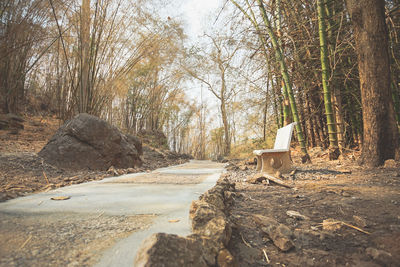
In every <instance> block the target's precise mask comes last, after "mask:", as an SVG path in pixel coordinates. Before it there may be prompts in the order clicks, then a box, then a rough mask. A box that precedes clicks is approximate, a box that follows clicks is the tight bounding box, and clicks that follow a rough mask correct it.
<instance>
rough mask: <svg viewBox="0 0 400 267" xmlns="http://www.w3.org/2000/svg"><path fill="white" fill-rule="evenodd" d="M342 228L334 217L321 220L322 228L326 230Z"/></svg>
mask: <svg viewBox="0 0 400 267" xmlns="http://www.w3.org/2000/svg"><path fill="white" fill-rule="evenodd" d="M340 228H342V222H340V221H336V220H334V219H326V220H323V222H322V229H324V230H327V231H335V230H338V229H340Z"/></svg>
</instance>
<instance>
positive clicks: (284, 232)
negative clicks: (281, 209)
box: [253, 215, 294, 251]
mask: <svg viewBox="0 0 400 267" xmlns="http://www.w3.org/2000/svg"><path fill="white" fill-rule="evenodd" d="M253 218H254V221H255V222H256V223H257V224H258V225H260V226H261V230H262V231H263V232H264V233H266V234H267V235H268V236H269V238H271V240H272V241H273V242H274V245H275V246H277V247H278V248H279V249H280V250H282V251H289V250H290V249H292V248H293V247H294V243H293V241H292V239H291V236H292V235H293V233H292V231H291V230H290V228H289V227H287V226H286V225H284V224H280V223H278V222H277V221H276V220H275V219H272V218H269V217H265V216H262V215H254V216H253Z"/></svg>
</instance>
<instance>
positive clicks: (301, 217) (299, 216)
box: [286, 210, 309, 220]
mask: <svg viewBox="0 0 400 267" xmlns="http://www.w3.org/2000/svg"><path fill="white" fill-rule="evenodd" d="M286 215H287V216H289V217H292V218H295V219H299V220H309V218H308V217H307V216H305V215H302V214H300V213H299V212H298V211H294V210H288V211H286Z"/></svg>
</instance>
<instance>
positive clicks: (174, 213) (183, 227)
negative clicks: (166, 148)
mask: <svg viewBox="0 0 400 267" xmlns="http://www.w3.org/2000/svg"><path fill="white" fill-rule="evenodd" d="M222 166H223V165H222V164H215V163H211V162H207V161H206V162H204V161H193V162H191V163H187V164H184V165H180V166H176V167H169V168H164V169H158V170H156V171H154V172H152V173H146V174H130V175H126V176H120V177H115V178H106V179H104V180H102V181H94V182H91V183H85V184H79V185H73V186H67V187H63V188H59V189H56V190H51V191H48V192H42V193H39V194H32V195H29V196H26V197H22V198H16V199H13V200H9V201H7V202H4V203H0V218H1V219H0V266H93V265H94V264H98V266H132V262H133V258H134V255H135V252H134V251H135V249H136V248H137V247H138V246H139V245H140V242H141V239H143V238H145V237H147V235H149V234H151V233H152V232H168V233H176V234H183V235H184V234H188V233H189V232H190V227H189V221H188V214H189V212H188V210H189V206H190V203H191V201H192V200H193V199H197V198H198V196H199V194H201V193H203V192H204V191H206V190H207V189H208V188H210V187H212V186H213V185H214V183H215V181H216V180H217V179H218V177H219V175H220V173H221V172H222V171H223V168H222ZM54 197H69V199H67V200H58V201H56V200H51V198H54Z"/></svg>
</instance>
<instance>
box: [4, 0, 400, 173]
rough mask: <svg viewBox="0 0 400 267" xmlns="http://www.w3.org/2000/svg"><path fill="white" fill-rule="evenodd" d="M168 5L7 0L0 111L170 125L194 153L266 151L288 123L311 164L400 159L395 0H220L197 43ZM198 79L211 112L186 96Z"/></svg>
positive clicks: (398, 6)
mask: <svg viewBox="0 0 400 267" xmlns="http://www.w3.org/2000/svg"><path fill="white" fill-rule="evenodd" d="M162 8H163V5H162V1H161V2H160V1H151V0H148V1H145V0H142V1H135V2H134V3H132V1H127V0H92V1H90V0H79V1H78V0H66V1H60V0H25V1H22V0H21V1H19V0H5V1H1V2H0V92H1V95H0V109H1V112H2V113H37V114H42V115H44V114H49V113H51V114H55V115H56V116H58V117H59V118H60V119H61V120H62V121H65V120H68V119H70V118H71V117H73V116H74V115H76V114H78V113H81V112H86V113H90V114H93V115H96V116H99V117H102V118H104V119H106V120H107V121H109V122H110V123H112V124H113V125H115V126H117V127H119V128H120V129H122V130H123V131H126V132H129V133H132V134H139V135H140V133H144V132H158V133H159V132H163V133H164V134H165V135H166V136H167V138H168V142H169V146H170V148H171V149H172V150H174V151H177V152H180V153H190V154H192V155H194V156H195V157H196V158H199V159H205V158H220V157H224V156H231V157H239V156H244V155H249V153H251V151H252V150H253V149H254V148H262V147H267V146H269V147H271V146H272V144H273V139H274V136H275V133H276V130H277V129H278V128H280V127H282V126H284V125H286V124H287V123H290V122H292V121H296V122H298V124H297V126H296V141H297V142H298V144H299V145H300V147H301V149H302V153H303V160H304V161H307V160H309V157H308V154H307V150H308V149H309V148H310V147H316V146H320V147H323V148H327V149H329V155H330V158H331V159H336V158H337V157H338V156H339V155H340V154H341V153H343V152H345V151H346V150H347V149H359V148H362V149H363V153H362V157H361V161H360V163H362V164H366V165H369V166H377V165H380V164H382V163H383V162H384V160H385V159H389V158H395V157H399V145H398V144H399V123H400V101H399V92H400V91H399V90H400V88H399V87H400V36H399V34H400V1H399V0H387V1H383V0H365V1H360V2H359V1H357V0H348V1H334V0H311V1H301V0H271V1H267V0H264V1H263V0H256V1H255V0H230V1H223V3H221V8H220V9H219V10H217V11H216V16H215V18H214V19H215V20H216V21H218V22H219V25H220V26H219V27H218V28H217V29H210V30H209V31H208V32H206V33H205V34H204V36H202V37H201V38H200V41H199V42H197V43H195V44H191V43H188V42H187V36H186V35H185V28H184V23H183V22H182V21H180V20H179V18H173V17H169V16H168V17H162V15H160V13H158V12H157V11H158V10H160V9H162ZM193 82H195V83H196V84H197V85H199V87H202V88H203V89H204V90H206V91H208V92H210V93H211V95H212V96H213V97H214V99H215V103H217V108H216V109H215V108H214V107H213V104H210V101H209V100H207V99H206V98H205V99H203V95H201V97H199V99H193V97H192V98H191V97H188V90H187V88H188V84H189V83H193ZM198 91H200V89H199V88H198ZM189 94H190V93H189ZM396 153H397V154H396Z"/></svg>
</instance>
